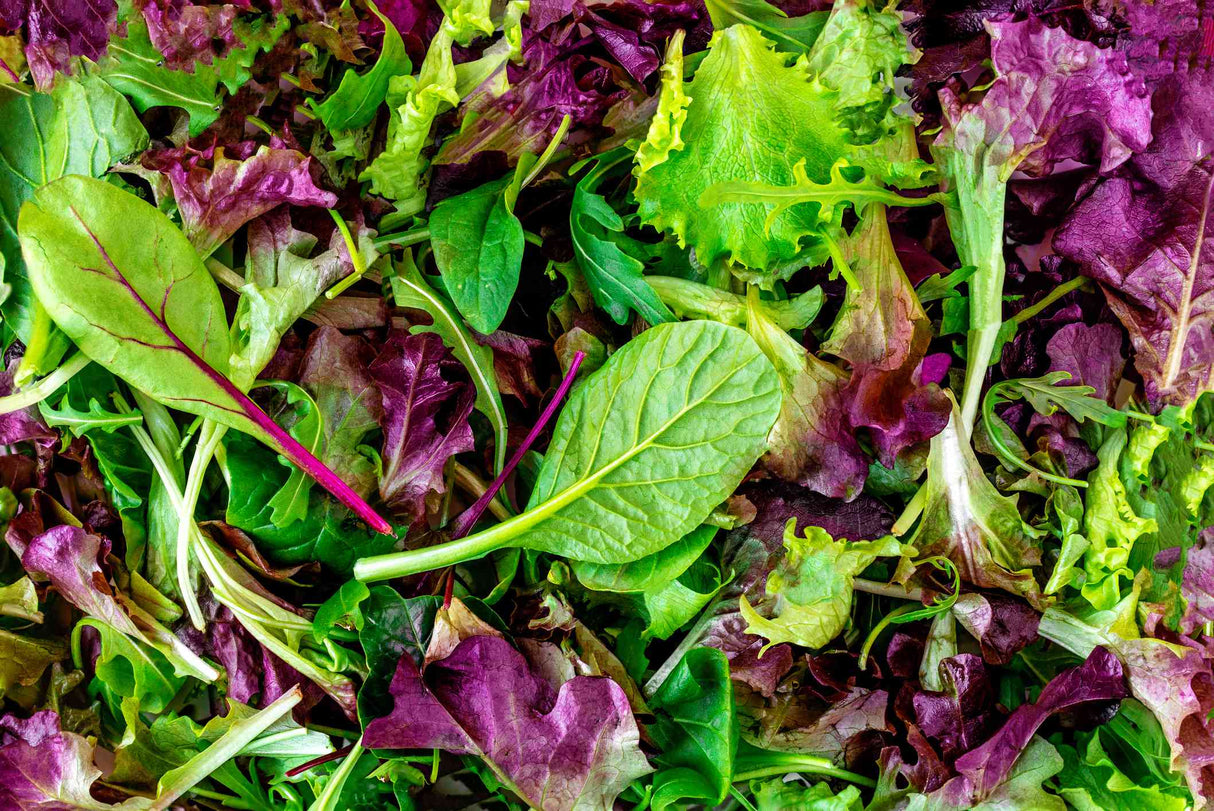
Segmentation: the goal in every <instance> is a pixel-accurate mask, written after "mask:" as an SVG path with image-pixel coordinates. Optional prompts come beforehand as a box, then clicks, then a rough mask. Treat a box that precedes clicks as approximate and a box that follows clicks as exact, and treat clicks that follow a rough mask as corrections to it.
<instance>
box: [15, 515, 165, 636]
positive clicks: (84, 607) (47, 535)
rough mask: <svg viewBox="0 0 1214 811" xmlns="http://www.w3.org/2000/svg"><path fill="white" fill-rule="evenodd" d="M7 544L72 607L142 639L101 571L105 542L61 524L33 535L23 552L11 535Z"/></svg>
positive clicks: (105, 549) (23, 563)
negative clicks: (47, 580)
mask: <svg viewBox="0 0 1214 811" xmlns="http://www.w3.org/2000/svg"><path fill="white" fill-rule="evenodd" d="M7 540H8V541H9V545H10V546H13V551H14V552H17V553H18V554H19V555H21V565H22V566H24V567H25V570H26V571H27V572H29V573H30V574H32V575H42V576H43V577H46V578H47V579H49V580H50V581H51V585H53V586H54V587H55V590H56V591H58V592H59V593H60V594H62V595H63V597H64V599H66V600H67V601H68V602H70V603H71V604H72V605H74V606H76V607H77V608H79V609H80V610H81V611H83V612H84V613H86V614H88V615H89V616H91V617H96V618H97V619H99V620H103V621H104V622H106V623H107V624H108V625H111V626H113V627H114V628H115V629H117V630H119V631H121V632H122V633H124V634H129V635H131V636H134V637H136V638H141V637H142V635H141V634H140V632H139V629H138V628H137V627H136V626H135V623H134V622H133V621H132V620H131V618H130V617H129V616H128V615H127V613H126V611H125V610H123V608H122V606H121V605H120V604H119V603H118V600H117V599H116V598H115V596H114V590H113V588H112V587H111V586H110V581H109V578H108V577H107V576H106V570H105V569H103V568H102V567H103V566H106V564H105V558H106V556H107V555H109V553H110V542H109V539H107V538H102V537H101V536H99V535H93V534H91V533H88V532H86V531H84V530H83V529H81V528H80V527H74V526H71V525H68V524H64V525H62V526H58V527H53V528H51V529H48V530H47V531H46V532H43V533H41V534H40V535H37V536H36V537H34V538H33V539H31V540H30V541H29V543H28V545H26V546H24V548H18V547H19V546H20V544H19V543H17V544H15V543H14V537H13V535H12V534H10V535H8V536H7ZM106 568H107V569H108V566H107V567H106Z"/></svg>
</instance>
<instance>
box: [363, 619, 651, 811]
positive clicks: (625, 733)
mask: <svg viewBox="0 0 1214 811" xmlns="http://www.w3.org/2000/svg"><path fill="white" fill-rule="evenodd" d="M390 691H391V694H392V696H393V698H394V701H395V703H394V706H393V710H392V713H391V714H390V715H388V716H385V717H383V718H377V719H375V720H374V721H371V722H370V723H369V724H368V725H367V727H366V730H365V731H364V733H363V744H364V745H365V746H367V747H370V748H378V749H443V750H445V751H448V752H453V753H459V754H475V755H478V756H480V757H482V758H484V760H485V762H486V764H487V765H488V766H489V768H490V769H492V770H493V772H494V773H495V774H496V775H497V776H498V778H499V779H501V780H503V782H504V783H505V784H506V785H507V786H511V787H512V788H514V789H515V790H516V791H517V792H518V794H519V795H520V796H521V797H523V798H524V799H525V800H526V801H527V802H528V804H530V805H533V806H535V807H542V808H544V809H552V811H560V810H561V809H572V808H574V807H575V806H578V807H581V806H583V805H584V806H585V807H610V806H611V805H612V803H613V802H614V800H615V798H616V796H617V795H618V794H619V793H620V792H621V791H623V790H624V788H625V787H626V786H627V785H628V784H629V783H631V782H632V781H633V780H635V779H636V778H638V777H641V776H642V775H645V774H647V773H649V772H650V771H652V769H651V768H650V766H649V763H648V762H647V761H646V759H645V756H644V755H643V754H642V753H641V750H640V747H639V743H640V733H639V731H638V729H637V725H636V721H635V720H634V719H633V716H632V710H631V708H630V707H629V705H628V697H627V696H626V695H625V694H624V691H623V690H622V689H621V688H620V687H619V685H617V684H616V683H615V682H614V681H612V680H611V679H608V678H605V677H595V676H577V677H575V678H573V679H570V680H569V681H567V682H565V683H564V684H562V685H561V686H560V689H559V690H553V688H552V686H551V685H550V684H549V683H548V682H547V681H546V680H544V679H543V678H541V677H539V676H537V675H536V674H535V673H534V672H533V671H532V670H531V669H530V668H529V666H528V663H527V660H526V659H525V658H524V656H523V655H522V654H521V653H519V652H518V651H517V650H515V649H514V647H513V646H511V644H510V643H509V642H507V641H506V640H505V639H501V638H499V637H495V636H473V637H470V638H468V639H465V640H464V641H462V642H460V643H459V645H458V647H456V648H455V650H454V652H452V654H451V655H450V656H449V657H448V658H446V659H444V660H442V661H440V662H435V663H433V664H431V665H429V666H428V667H427V668H426V670H425V674H424V677H423V674H422V673H421V672H419V671H418V669H417V665H416V664H415V663H414V661H413V660H412V659H411V658H410V657H408V656H404V657H402V658H401V660H400V663H399V664H398V665H397V670H396V675H395V676H394V677H393V679H392V685H391V688H390Z"/></svg>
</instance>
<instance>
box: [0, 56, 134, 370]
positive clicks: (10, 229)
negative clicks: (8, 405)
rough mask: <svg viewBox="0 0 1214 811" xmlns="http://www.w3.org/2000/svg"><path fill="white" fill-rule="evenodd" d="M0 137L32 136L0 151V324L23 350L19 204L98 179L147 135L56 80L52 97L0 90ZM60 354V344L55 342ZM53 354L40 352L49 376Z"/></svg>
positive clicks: (97, 84)
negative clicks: (0, 297) (67, 184)
mask: <svg viewBox="0 0 1214 811" xmlns="http://www.w3.org/2000/svg"><path fill="white" fill-rule="evenodd" d="M0 131H3V132H10V133H18V132H21V133H38V134H39V135H40V137H38V138H34V137H21V138H5V139H3V143H0V257H3V258H2V259H0V267H3V269H4V275H3V280H4V283H5V284H7V285H9V286H10V287H11V288H12V291H11V292H10V294H9V296H8V298H6V299H5V300H4V301H3V303H2V304H0V313H3V315H4V322H5V324H7V325H8V327H9V328H10V329H12V330H13V332H15V333H16V334H17V337H19V338H20V339H21V340H22V341H24V342H26V344H29V343H30V339H31V333H32V329H33V325H34V294H33V290H32V289H31V288H30V285H29V280H28V278H27V277H26V271H25V262H24V261H23V260H22V257H21V245H20V244H19V243H18V241H17V213H18V211H19V210H20V209H21V204H22V203H24V202H25V201H26V200H28V199H29V198H30V197H31V196H33V193H34V190H35V189H37V188H38V187H39V186H41V185H42V184H44V183H49V182H50V181H52V180H54V179H56V178H58V177H62V176H63V175H66V174H85V175H92V176H94V177H95V176H98V175H102V174H104V173H105V172H106V171H107V170H108V169H109V168H110V166H112V165H113V164H115V163H118V162H119V161H121V160H124V159H125V158H127V157H128V156H130V155H133V154H135V153H137V152H139V151H140V150H142V149H143V148H144V147H146V146H147V144H148V134H147V130H145V129H144V128H143V124H141V123H140V122H139V119H138V118H137V117H136V116H135V111H134V110H132V109H131V105H130V104H128V103H127V101H126V99H124V98H123V97H122V95H121V94H119V93H118V92H117V91H115V90H114V89H113V88H111V87H110V86H109V85H107V84H106V83H105V82H103V81H101V80H100V79H97V78H95V77H91V76H83V77H80V78H71V77H68V76H61V77H59V80H58V81H57V82H56V84H55V89H54V91H53V92H52V93H51V94H45V93H35V92H33V91H32V90H30V89H29V88H23V87H22V86H20V85H0ZM58 341H59V353H62V351H63V349H64V348H66V346H67V343H66V340H65V339H64V338H63V336H62V335H60V336H59V338H58ZM58 359H59V354H56V353H54V352H50V351H48V352H47V357H46V360H47V362H48V363H49V366H47V367H46V368H45V369H43V368H40V369H38V371H39V372H44V371H49V369H50V368H51V367H53V365H54V364H55V362H57V361H58Z"/></svg>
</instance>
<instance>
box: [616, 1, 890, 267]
mask: <svg viewBox="0 0 1214 811" xmlns="http://www.w3.org/2000/svg"><path fill="white" fill-rule="evenodd" d="M687 95H688V96H690V98H691V102H690V104H689V105H688V107H687V118H686V121H685V122H684V123H683V125H682V127H681V128H680V135H681V139H682V141H683V142H684V143H685V146H683V147H682V148H681V149H673V148H672V149H671V150H670V151H669V154H668V155H667V156H666V159H665V160H664V161H662V162H661V163H658V164H656V165H653V166H651V167H649V168H641V167H639V166H638V167H637V168H636V170H635V174H636V175H637V188H636V199H637V203H638V205H639V213H640V216H641V219H642V221H644V222H645V223H648V224H649V225H652V226H654V227H655V228H658V229H660V230H665V231H668V232H670V233H672V234H674V235H675V236H676V237H678V239H679V242H680V244H681V245H688V246H690V247H692V248H693V249H694V250H695V252H696V258H697V260H698V261H699V262H700V264H702V265H704V266H706V267H711V266H712V265H713V264H715V263H717V262H719V261H728V262H730V263H732V269H733V271H734V273H735V274H738V275H739V276H741V277H742V278H744V279H746V280H748V281H755V282H759V283H761V284H763V285H765V286H770V285H771V284H772V282H773V281H774V280H775V279H778V278H786V277H787V276H789V275H791V273H792V272H793V271H795V270H797V269H800V268H801V267H803V266H805V265H806V264H818V263H820V262H822V261H824V260H825V258H826V257H827V256H828V250H827V244H826V243H825V242H823V241H822V239H821V238H820V235H821V234H822V233H823V232H824V231H826V230H831V229H832V228H834V229H836V230H837V225H838V223H837V222H835V221H831V222H829V223H827V224H826V225H824V224H823V222H822V219H821V217H820V216H819V210H818V208H817V207H814V208H813V210H810V207H808V206H797V207H794V208H788V209H786V210H783V211H776V212H775V215H774V216H773V217H772V218H770V219H769V218H768V216H767V215H768V214H769V213H770V212H771V209H770V208H769V206H768V205H767V204H758V203H749V202H748V203H742V202H726V203H723V204H722V205H713V206H702V205H701V200H702V198H703V196H704V193H705V192H706V191H708V190H709V189H710V188H712V187H713V186H716V185H718V184H727V183H739V182H741V183H758V184H764V185H766V186H776V187H784V186H791V185H795V184H796V183H797V182H798V180H799V174H798V173H795V172H794V167H795V166H796V165H797V164H798V163H799V162H801V161H804V166H803V170H802V172H801V173H800V176H804V177H805V178H807V179H808V180H810V181H813V182H815V183H827V182H829V181H830V171H831V167H832V166H834V165H835V164H836V163H837V162H838V161H839V160H841V159H843V158H844V157H850V158H852V159H853V160H854V161H856V162H858V163H866V162H868V160H867V158H866V157H865V156H863V155H859V154H857V150H856V148H855V147H853V146H851V145H850V144H849V143H848V137H849V133H848V131H847V130H846V129H845V128H844V127H843V126H842V125H841V124H840V123H839V122H838V121H837V120H836V117H835V112H836V104H837V103H838V94H837V93H836V92H835V91H833V90H831V89H830V88H828V87H827V86H826V85H824V84H822V83H821V82H820V81H818V79H817V78H815V76H814V74H813V71H812V70H811V68H810V66H809V63H808V61H807V58H806V57H805V56H802V57H801V58H800V59H798V60H796V62H795V63H793V64H789V57H788V56H786V55H785V54H781V53H778V52H777V51H776V50H775V49H774V44H773V43H772V42H771V41H770V40H768V39H766V38H765V37H764V36H763V35H762V34H760V33H759V32H758V31H757V30H755V29H754V28H751V27H750V26H748V25H735V26H733V27H731V28H727V29H723V30H718V31H717V32H716V33H715V34H714V35H713V39H712V42H711V44H710V50H709V54H708V56H707V58H705V59H704V61H703V63H702V64H701V65H700V67H699V69H698V70H697V71H696V76H695V79H694V80H692V82H691V84H690V85H689V86H688V88H687ZM793 122H795V124H794V123H793ZM655 126H656V127H657V128H658V129H661V128H663V127H668V122H664V121H658V122H657V123H656V125H655ZM659 134H660V133H659ZM878 163H879V165H881V166H886V165H888V161H883V162H878ZM877 174H878V175H879V176H877V177H874V178H873V179H874V181H877V180H884V179H885V177H884V175H882V174H881V173H877ZM832 213H833V214H838V213H839V209H838V208H837V207H836V208H834V209H832Z"/></svg>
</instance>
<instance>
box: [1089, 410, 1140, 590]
mask: <svg viewBox="0 0 1214 811" xmlns="http://www.w3.org/2000/svg"><path fill="white" fill-rule="evenodd" d="M1125 445H1126V432H1125V431H1122V430H1117V431H1111V432H1110V433H1109V435H1108V437H1107V438H1106V439H1105V441H1104V444H1102V445H1101V446H1100V450H1099V451H1098V452H1097V454H1096V455H1097V458H1099V460H1100V464H1099V466H1098V467H1097V468H1096V470H1094V471H1092V475H1091V476H1089V477H1088V490H1087V503H1086V510H1085V512H1084V514H1083V534H1084V536H1085V537H1086V538H1087V540H1088V543H1089V546H1088V548H1087V551H1086V552H1084V556H1083V568H1084V571H1085V572H1086V574H1087V580H1086V582H1085V583H1084V584H1083V588H1082V592H1083V596H1084V597H1085V598H1086V599H1087V600H1088V602H1090V603H1091V604H1092V605H1093V606H1095V607H1096V608H1099V609H1106V608H1112V607H1113V606H1114V605H1115V604H1116V603H1117V601H1118V600H1120V599H1121V579H1122V578H1125V579H1126V580H1127V581H1129V580H1133V579H1134V572H1133V571H1132V570H1131V569H1130V568H1129V560H1130V550H1131V549H1132V548H1133V546H1134V542H1135V541H1136V540H1138V538H1140V537H1141V536H1143V535H1144V534H1147V533H1153V532H1155V531H1157V530H1158V529H1159V525H1158V524H1156V523H1155V521H1154V520H1153V519H1150V518H1142V517H1140V516H1139V515H1137V514H1136V513H1135V512H1134V508H1133V507H1131V506H1130V503H1129V501H1128V500H1127V498H1126V489H1125V484H1124V483H1123V482H1122V480H1121V476H1120V473H1119V470H1118V464H1119V461H1120V459H1121V452H1122V449H1123V448H1125Z"/></svg>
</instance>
